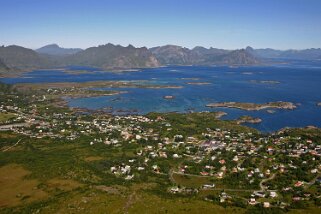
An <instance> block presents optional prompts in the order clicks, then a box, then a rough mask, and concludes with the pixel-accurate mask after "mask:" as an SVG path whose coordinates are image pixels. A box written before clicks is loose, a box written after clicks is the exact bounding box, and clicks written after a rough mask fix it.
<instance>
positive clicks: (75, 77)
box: [0, 60, 321, 132]
mask: <svg viewBox="0 0 321 214" xmlns="http://www.w3.org/2000/svg"><path fill="white" fill-rule="evenodd" d="M65 69H66V70H70V71H75V73H73V72H64V71H63V70H61V69H51V70H35V71H32V72H28V73H24V75H23V76H19V77H14V78H1V79H0V81H1V82H4V83H8V84H15V83H48V82H87V81H104V80H106V81H132V82H138V83H140V84H146V85H164V86H167V85H171V86H181V88H158V89H155V88H96V89H95V90H108V91H110V90H115V91H125V92H126V93H122V94H118V95H113V96H99V97H89V98H73V99H71V98H65V99H66V100H67V102H68V105H69V106H70V107H80V108H88V109H92V110H99V109H110V110H109V111H111V113H112V114H141V115H144V114H147V113H149V112H179V113H188V112H201V111H224V112H226V113H227V115H226V116H223V117H222V118H221V119H223V120H232V119H236V118H238V117H240V116H243V115H249V116H252V117H258V118H261V119H262V122H261V123H259V124H245V125H248V126H251V127H254V128H256V129H258V130H260V131H262V132H273V131H277V130H279V129H281V128H285V127H305V126H317V127H321V107H320V106H317V103H318V102H321V61H308V60H292V61H288V62H287V63H275V64H271V65H268V66H237V67H235V66H167V67H160V68H150V69H139V70H134V71H133V70H132V71H124V72H108V71H103V70H101V69H97V68H91V67H83V66H70V67H67V68H65ZM78 70H82V71H85V72H76V71H78ZM190 83H192V84H190ZM193 83H207V84H193ZM165 96H173V99H164V97H165ZM274 101H284V102H292V103H294V104H296V105H297V106H298V107H297V108H296V109H294V110H282V109H273V111H274V112H273V113H271V111H267V110H260V111H246V110H240V109H232V108H208V107H206V105H207V104H209V103H216V102H249V103H266V102H274Z"/></svg>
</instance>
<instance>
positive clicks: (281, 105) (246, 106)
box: [206, 101, 296, 111]
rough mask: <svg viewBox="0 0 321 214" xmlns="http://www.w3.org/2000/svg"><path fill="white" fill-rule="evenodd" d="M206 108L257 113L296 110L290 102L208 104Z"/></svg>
mask: <svg viewBox="0 0 321 214" xmlns="http://www.w3.org/2000/svg"><path fill="white" fill-rule="evenodd" d="M206 107H210V108H217V107H223V108H237V109H242V110H246V111H259V110H263V109H268V108H277V109H287V110H293V109H295V108H296V105H294V104H293V103H291V102H282V101H278V102H268V103H263V104H257V103H239V102H221V103H210V104H207V105H206Z"/></svg>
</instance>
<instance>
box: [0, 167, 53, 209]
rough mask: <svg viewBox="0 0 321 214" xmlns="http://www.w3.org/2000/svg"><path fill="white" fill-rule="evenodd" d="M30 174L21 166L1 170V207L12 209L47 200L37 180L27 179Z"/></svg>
mask: <svg viewBox="0 0 321 214" xmlns="http://www.w3.org/2000/svg"><path fill="white" fill-rule="evenodd" d="M28 175H30V172H29V171H28V170H26V169H24V168H23V167H22V166H20V165H16V164H10V165H6V166H3V167H1V168H0V186H1V188H0V207H12V206H17V205H21V204H25V203H30V202H33V201H37V200H42V199H45V198H47V196H48V194H47V193H46V192H45V191H43V190H41V189H39V188H38V185H39V184H40V183H39V182H38V181H37V180H36V179H27V178H26V176H28Z"/></svg>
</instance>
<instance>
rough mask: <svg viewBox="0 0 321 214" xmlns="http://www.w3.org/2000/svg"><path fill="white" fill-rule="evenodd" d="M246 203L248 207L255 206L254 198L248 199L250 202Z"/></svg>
mask: <svg viewBox="0 0 321 214" xmlns="http://www.w3.org/2000/svg"><path fill="white" fill-rule="evenodd" d="M248 203H249V204H250V205H255V204H256V200H255V198H250V200H249V201H248Z"/></svg>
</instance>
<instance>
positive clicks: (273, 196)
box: [270, 191, 278, 198]
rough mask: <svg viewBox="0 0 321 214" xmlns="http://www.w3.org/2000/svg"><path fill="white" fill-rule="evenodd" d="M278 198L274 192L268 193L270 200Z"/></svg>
mask: <svg viewBox="0 0 321 214" xmlns="http://www.w3.org/2000/svg"><path fill="white" fill-rule="evenodd" d="M277 196H278V194H277V193H276V192H274V191H272V192H270V197H271V198H276V197H277Z"/></svg>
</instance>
